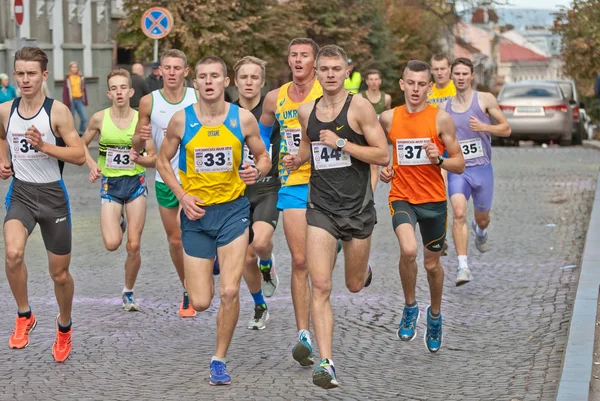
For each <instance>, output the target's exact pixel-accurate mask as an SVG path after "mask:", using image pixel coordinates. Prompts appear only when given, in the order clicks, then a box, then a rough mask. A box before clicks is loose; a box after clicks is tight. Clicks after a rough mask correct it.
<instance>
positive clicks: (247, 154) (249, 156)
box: [244, 144, 273, 167]
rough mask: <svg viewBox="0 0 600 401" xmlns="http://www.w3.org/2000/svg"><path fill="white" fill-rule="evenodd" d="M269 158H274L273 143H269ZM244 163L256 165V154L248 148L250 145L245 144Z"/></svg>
mask: <svg viewBox="0 0 600 401" xmlns="http://www.w3.org/2000/svg"><path fill="white" fill-rule="evenodd" d="M269 158H270V159H273V145H272V144H271V145H269ZM244 163H247V164H249V165H251V166H252V167H254V166H255V164H254V155H253V154H252V153H250V149H249V148H248V145H246V144H244Z"/></svg>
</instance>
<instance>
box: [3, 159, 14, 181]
mask: <svg viewBox="0 0 600 401" xmlns="http://www.w3.org/2000/svg"><path fill="white" fill-rule="evenodd" d="M10 166H11V164H10V163H7V164H0V178H1V179H3V180H6V179H7V178H10V177H11V176H12V175H13V172H12V170H11V169H10Z"/></svg>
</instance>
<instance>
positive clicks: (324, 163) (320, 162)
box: [311, 142, 352, 170]
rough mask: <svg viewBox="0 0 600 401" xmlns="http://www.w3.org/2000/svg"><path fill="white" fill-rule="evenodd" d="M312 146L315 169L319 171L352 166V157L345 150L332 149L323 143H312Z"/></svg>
mask: <svg viewBox="0 0 600 401" xmlns="http://www.w3.org/2000/svg"><path fill="white" fill-rule="evenodd" d="M311 146H312V155H313V160H314V162H315V169H317V170H327V169H330V168H342V167H348V166H351V165H352V160H351V159H350V155H349V154H348V153H346V152H344V151H343V150H337V149H332V148H330V147H329V146H327V145H325V144H324V143H322V142H312V143H311Z"/></svg>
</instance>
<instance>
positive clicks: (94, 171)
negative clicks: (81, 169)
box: [90, 163, 102, 182]
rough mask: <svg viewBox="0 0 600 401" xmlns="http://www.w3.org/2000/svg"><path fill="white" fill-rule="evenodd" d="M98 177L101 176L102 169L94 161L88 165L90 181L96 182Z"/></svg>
mask: <svg viewBox="0 0 600 401" xmlns="http://www.w3.org/2000/svg"><path fill="white" fill-rule="evenodd" d="M100 177H102V169H101V168H100V166H98V165H97V164H96V163H94V164H93V165H91V166H90V182H96V180H97V179H98V178H100Z"/></svg>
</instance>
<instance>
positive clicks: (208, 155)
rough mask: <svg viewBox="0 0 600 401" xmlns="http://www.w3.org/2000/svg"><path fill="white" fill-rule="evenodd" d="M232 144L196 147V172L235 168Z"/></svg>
mask: <svg viewBox="0 0 600 401" xmlns="http://www.w3.org/2000/svg"><path fill="white" fill-rule="evenodd" d="M232 154H233V152H232V150H231V146H222V147H219V148H196V149H194V166H195V169H196V173H222V172H225V171H232V170H233V157H232Z"/></svg>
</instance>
